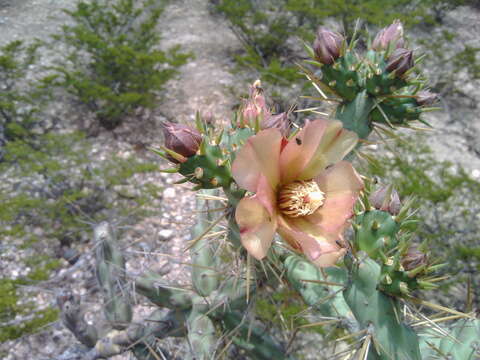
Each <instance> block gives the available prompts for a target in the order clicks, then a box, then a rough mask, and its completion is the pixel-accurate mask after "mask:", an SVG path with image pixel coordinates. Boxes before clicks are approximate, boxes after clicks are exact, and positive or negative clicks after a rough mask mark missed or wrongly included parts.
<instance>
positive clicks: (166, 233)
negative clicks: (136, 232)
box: [158, 229, 173, 241]
mask: <svg viewBox="0 0 480 360" xmlns="http://www.w3.org/2000/svg"><path fill="white" fill-rule="evenodd" d="M172 236H173V230H170V229H163V230H160V231H159V232H158V238H159V239H160V240H163V241H165V240H168V239H170V238H171V237H172Z"/></svg>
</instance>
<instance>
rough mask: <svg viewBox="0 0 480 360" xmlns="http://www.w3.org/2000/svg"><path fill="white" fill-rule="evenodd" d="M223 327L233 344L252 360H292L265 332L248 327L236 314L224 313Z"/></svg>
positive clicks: (239, 315) (240, 315) (238, 314)
mask: <svg viewBox="0 0 480 360" xmlns="http://www.w3.org/2000/svg"><path fill="white" fill-rule="evenodd" d="M222 324H223V327H224V328H225V329H226V330H229V331H231V332H232V333H231V336H232V337H233V343H234V344H236V345H237V346H238V347H240V348H242V349H243V350H245V352H246V353H247V354H248V355H249V358H250V359H253V360H271V359H278V360H294V358H293V357H292V356H290V355H287V354H286V352H285V350H284V349H283V348H282V346H281V345H280V344H278V343H277V342H276V341H275V340H274V339H273V338H272V337H270V336H269V335H268V333H267V332H265V331H262V330H261V329H260V328H258V327H255V326H249V325H250V324H248V322H246V321H244V319H243V316H242V314H240V313H238V312H230V313H226V314H225V315H224V316H223V318H222Z"/></svg>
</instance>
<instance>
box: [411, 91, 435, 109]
mask: <svg viewBox="0 0 480 360" xmlns="http://www.w3.org/2000/svg"><path fill="white" fill-rule="evenodd" d="M415 99H416V100H417V104H418V105H419V106H424V105H425V106H430V105H433V104H434V103H435V102H436V101H437V100H438V94H436V93H433V92H430V91H427V90H423V91H419V92H418V93H417V95H416V96H415Z"/></svg>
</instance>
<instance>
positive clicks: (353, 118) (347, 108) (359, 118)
mask: <svg viewBox="0 0 480 360" xmlns="http://www.w3.org/2000/svg"><path fill="white" fill-rule="evenodd" d="M374 106H375V100H374V98H372V97H371V96H369V95H368V94H367V91H366V90H363V91H361V92H359V93H358V94H357V95H356V96H355V97H354V99H353V100H352V101H350V102H345V103H343V104H341V105H340V106H339V107H338V108H337V111H336V113H335V118H336V119H338V120H340V121H341V122H342V123H343V127H344V128H345V129H347V130H351V131H353V132H355V133H356V134H357V135H358V137H359V138H361V139H366V138H367V137H368V135H369V134H370V132H371V131H372V126H371V121H370V116H369V115H370V112H371V111H372V109H373V108H374Z"/></svg>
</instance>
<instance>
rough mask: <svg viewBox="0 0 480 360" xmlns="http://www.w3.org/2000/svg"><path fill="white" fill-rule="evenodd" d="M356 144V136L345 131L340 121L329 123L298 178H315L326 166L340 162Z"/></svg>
mask: <svg viewBox="0 0 480 360" xmlns="http://www.w3.org/2000/svg"><path fill="white" fill-rule="evenodd" d="M357 142H358V136H357V134H355V133H354V132H352V131H348V130H345V129H344V128H343V127H342V123H341V122H340V121H338V120H335V121H329V122H328V127H327V128H326V130H325V132H324V134H323V136H322V139H321V142H320V143H319V145H318V147H317V149H316V150H315V153H314V154H313V155H312V157H311V160H310V161H309V163H308V164H307V165H306V166H305V167H304V169H303V171H302V172H301V174H299V177H298V178H299V179H300V180H307V179H312V178H314V177H316V176H317V175H318V174H319V173H320V172H321V171H322V170H324V169H325V168H326V167H327V166H329V165H333V164H335V163H337V162H339V161H340V160H342V159H343V158H344V157H345V156H346V155H347V154H348V153H349V152H350V151H352V150H353V148H354V147H355V145H356V144H357Z"/></svg>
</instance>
